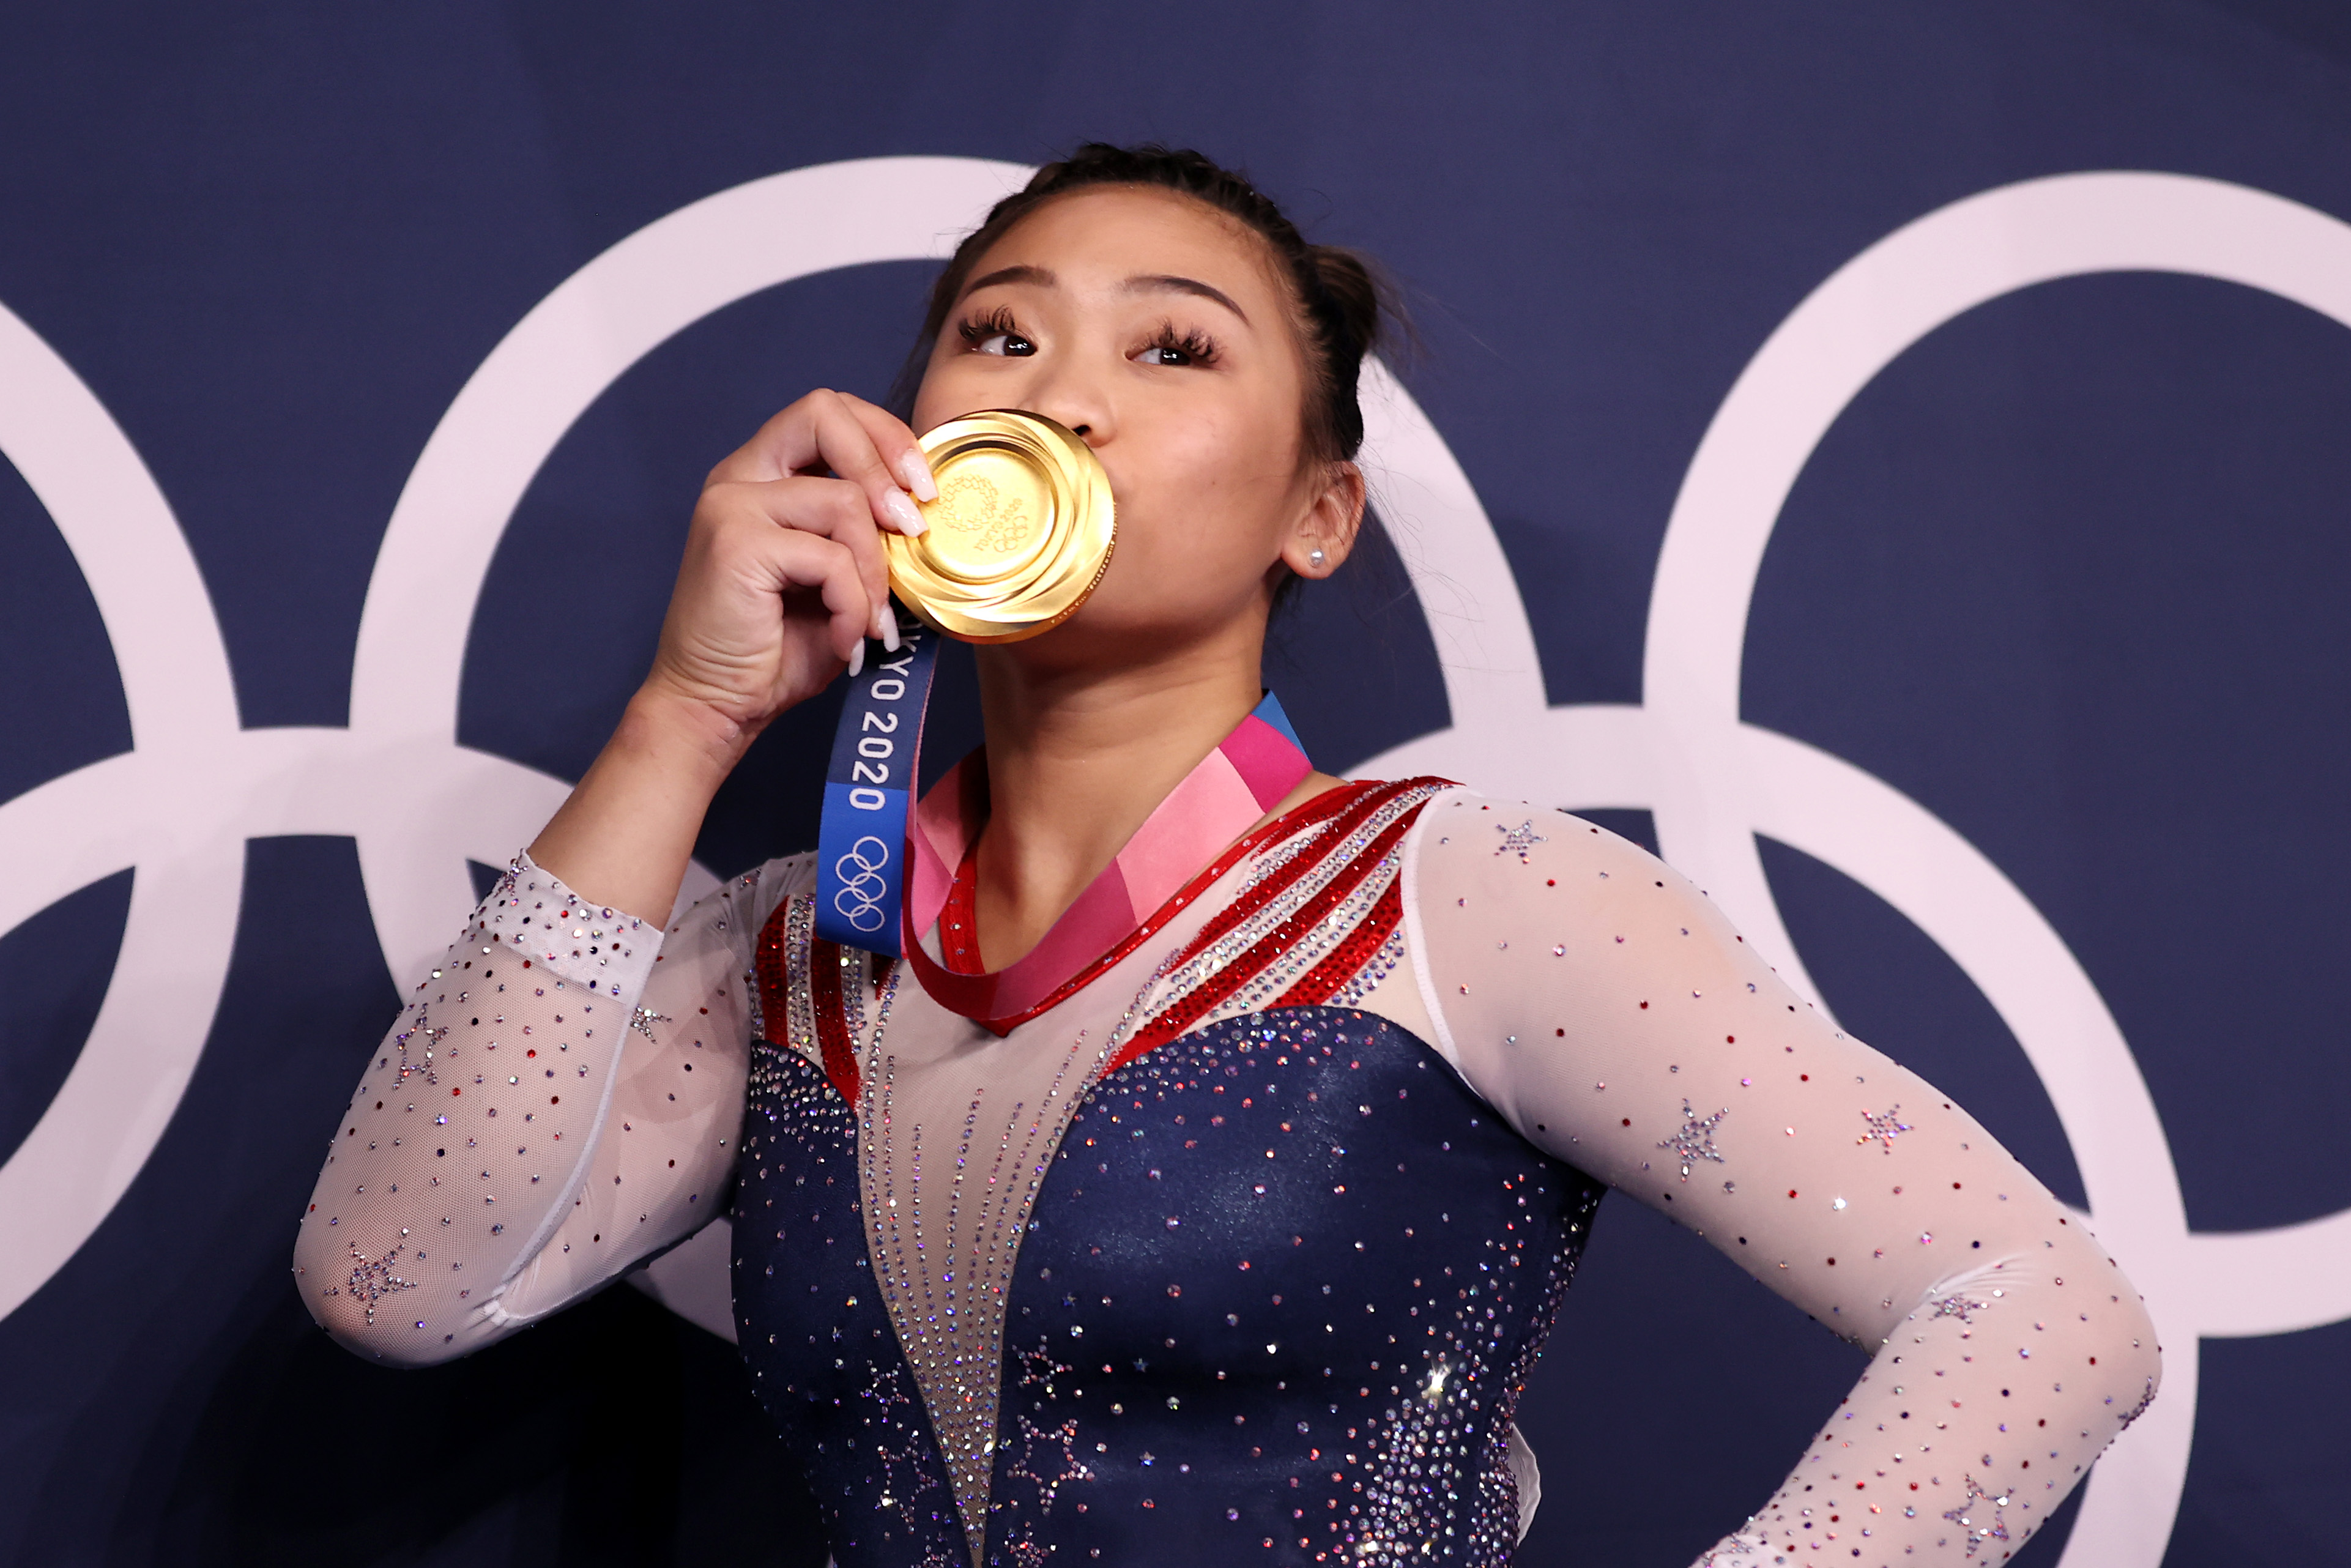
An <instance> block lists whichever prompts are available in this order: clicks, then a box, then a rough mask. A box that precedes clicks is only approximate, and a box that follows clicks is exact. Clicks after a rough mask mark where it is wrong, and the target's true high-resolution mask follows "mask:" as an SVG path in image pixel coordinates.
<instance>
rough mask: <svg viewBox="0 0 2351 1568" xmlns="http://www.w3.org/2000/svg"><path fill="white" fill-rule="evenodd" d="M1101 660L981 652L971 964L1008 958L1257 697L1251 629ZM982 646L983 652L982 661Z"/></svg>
mask: <svg viewBox="0 0 2351 1568" xmlns="http://www.w3.org/2000/svg"><path fill="white" fill-rule="evenodd" d="M1222 643H1223V644H1229V645H1213V646H1207V647H1203V646H1200V645H1198V644H1192V645H1188V646H1183V647H1178V648H1170V649H1166V650H1165V651H1164V652H1161V653H1156V654H1155V655H1154V656H1152V657H1150V658H1147V659H1145V660H1144V661H1142V662H1140V663H1138V662H1134V661H1132V660H1128V661H1125V662H1122V663H1119V664H1116V665H1115V666H1114V667H1104V665H1103V664H1092V665H1088V664H1083V663H1081V662H1077V661H1067V660H1056V661H1051V662H1048V661H1045V660H1042V659H1036V658H1030V657H1023V656H1021V655H1022V652H1023V651H1022V649H1020V648H1019V647H1015V648H1010V649H1003V650H983V657H982V658H981V659H980V661H979V676H980V705H981V711H982V712H983V714H984V715H985V716H986V718H987V787H988V799H989V807H988V820H987V827H986V828H985V829H984V830H983V831H982V832H981V834H980V838H979V864H978V877H979V879H978V884H977V888H976V889H975V894H976V897H975V913H976V914H977V917H978V926H979V930H978V933H977V935H978V937H979V948H980V961H981V963H982V964H983V965H985V966H986V967H987V968H990V969H1000V968H1002V967H1005V966H1007V965H1008V964H1013V963H1017V962H1019V960H1020V959H1021V958H1022V957H1024V956H1027V954H1028V953H1029V949H1030V948H1032V947H1034V946H1036V945H1037V943H1038V942H1039V941H1040V939H1041V938H1042V937H1043V936H1044V935H1045V933H1046V932H1047V931H1048V930H1050V929H1051V927H1052V925H1053V922H1054V921H1055V920H1057V919H1059V918H1060V917H1061V913H1062V912H1063V911H1064V910H1066V909H1068V908H1069V906H1070V905H1071V904H1072V903H1073V902H1075V901H1076V899H1077V896H1078V895H1079V894H1081V893H1082V892H1084V891H1085V889H1086V887H1087V886H1088V884H1090V883H1092V881H1093V879H1094V878H1095V877H1096V876H1098V875H1100V874H1101V873H1102V870H1103V868H1104V867H1106V866H1108V865H1109V864H1110V862H1111V861H1112V859H1113V857H1114V856H1116V855H1117V853H1118V852H1119V851H1120V850H1122V849H1123V848H1124V847H1125V846H1126V843H1127V841H1128V840H1130V839H1132V838H1133V837H1134V833H1135V831H1136V830H1137V829H1139V828H1140V827H1142V826H1143V824H1144V821H1145V820H1147V819H1148V818H1149V817H1150V815H1151V813H1152V811H1153V810H1154V809H1155V808H1156V807H1157V806H1158V804H1159V802H1160V801H1161V800H1165V798H1166V796H1167V794H1168V792H1169V791H1170V790H1172V789H1175V786H1176V785H1177V784H1179V783H1181V782H1183V779H1184V778H1185V776H1186V774H1188V773H1190V772H1191V771H1192V769H1193V768H1196V767H1197V766H1198V765H1199V763H1200V761H1201V759H1202V758H1205V757H1207V755H1208V753H1209V752H1210V751H1212V750H1214V749H1215V748H1216V747H1217V743H1218V742H1219V741H1221V740H1223V739H1224V737H1226V736H1227V735H1228V734H1230V733H1231V731H1232V728H1233V727H1234V726H1235V725H1237V724H1238V723H1240V721H1241V720H1242V719H1243V718H1245V717H1246V716H1248V715H1249V710H1250V709H1252V708H1254V707H1255V706H1257V704H1258V700H1259V684H1258V682H1259V674H1258V664H1259V656H1260V654H1261V653H1262V644H1263V632H1262V629H1261V628H1242V629H1240V631H1239V633H1238V634H1236V635H1229V636H1228V637H1226V638H1224V639H1223V640H1222ZM990 655H993V656H990Z"/></svg>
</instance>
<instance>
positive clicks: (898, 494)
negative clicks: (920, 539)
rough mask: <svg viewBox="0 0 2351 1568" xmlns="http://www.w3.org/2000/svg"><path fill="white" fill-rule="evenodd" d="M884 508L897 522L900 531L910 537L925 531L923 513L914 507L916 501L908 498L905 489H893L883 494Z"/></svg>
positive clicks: (892, 519) (894, 521) (891, 518)
mask: <svg viewBox="0 0 2351 1568" xmlns="http://www.w3.org/2000/svg"><path fill="white" fill-rule="evenodd" d="M882 509H883V511H885V512H887V513H889V514H890V520H891V521H892V522H893V523H895V524H897V525H898V531H899V532H900V533H902V534H904V535H905V536H906V537H907V538H914V537H915V536H916V535H918V534H920V533H921V532H922V531H923V528H924V523H923V514H922V513H920V512H918V511H916V510H915V509H914V502H912V501H910V500H908V499H907V498H906V493H905V492H904V491H903V490H893V491H891V492H890V493H889V494H887V495H885V496H883V497H882Z"/></svg>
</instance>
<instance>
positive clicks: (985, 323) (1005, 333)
mask: <svg viewBox="0 0 2351 1568" xmlns="http://www.w3.org/2000/svg"><path fill="white" fill-rule="evenodd" d="M956 336H957V337H959V338H961V339H962V340H963V342H964V347H965V348H967V349H968V350H971V351H973V352H974V353H980V354H1002V355H1008V356H1020V355H1027V354H1033V353H1035V352H1036V351H1037V345H1036V344H1034V343H1032V342H1030V341H1029V340H1028V339H1026V338H1024V337H1022V336H1021V335H1020V328H1019V323H1017V322H1016V321H1014V320H1013V319H1012V311H1011V310H1010V308H1008V307H1006V306H1002V305H998V307H996V308H994V309H992V310H986V311H982V312H981V313H980V314H978V315H977V316H967V317H965V318H964V319H962V320H960V321H958V322H956ZM991 343H994V344H997V345H998V347H995V348H990V347H989V346H988V345H989V344H991Z"/></svg>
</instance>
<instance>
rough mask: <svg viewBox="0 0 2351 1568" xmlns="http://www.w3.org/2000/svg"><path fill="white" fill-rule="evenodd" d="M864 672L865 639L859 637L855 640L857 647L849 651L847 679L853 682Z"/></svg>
mask: <svg viewBox="0 0 2351 1568" xmlns="http://www.w3.org/2000/svg"><path fill="white" fill-rule="evenodd" d="M864 672H865V639H863V638H862V637H861V638H859V639H858V640H857V646H856V647H854V648H852V649H851V650H850V651H849V678H850V679H851V680H852V681H853V680H855V679H856V678H857V677H858V676H859V675H861V674H864Z"/></svg>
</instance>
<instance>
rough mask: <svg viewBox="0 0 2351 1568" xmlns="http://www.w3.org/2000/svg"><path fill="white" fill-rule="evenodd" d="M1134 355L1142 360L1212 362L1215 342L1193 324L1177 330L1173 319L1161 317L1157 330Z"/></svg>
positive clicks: (1150, 361)
mask: <svg viewBox="0 0 2351 1568" xmlns="http://www.w3.org/2000/svg"><path fill="white" fill-rule="evenodd" d="M1134 357H1135V358H1136V359H1137V360H1139V361H1142V362H1143V363H1144V364H1156V365H1213V364H1215V363H1216V362H1217V344H1216V340H1214V339H1213V338H1210V337H1209V336H1208V335H1207V333H1206V332H1203V331H1201V330H1200V329H1198V328H1196V327H1187V328H1186V329H1184V330H1182V331H1180V332H1179V331H1177V330H1176V329H1175V323H1174V322H1173V321H1163V322H1161V323H1160V325H1159V331H1158V334H1157V335H1156V336H1155V337H1154V338H1153V339H1152V340H1150V341H1149V342H1148V343H1145V344H1144V346H1143V347H1142V348H1141V349H1140V350H1136V352H1135V355H1134Z"/></svg>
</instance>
